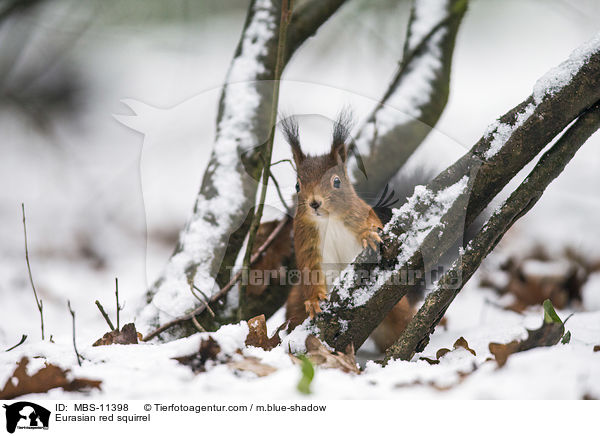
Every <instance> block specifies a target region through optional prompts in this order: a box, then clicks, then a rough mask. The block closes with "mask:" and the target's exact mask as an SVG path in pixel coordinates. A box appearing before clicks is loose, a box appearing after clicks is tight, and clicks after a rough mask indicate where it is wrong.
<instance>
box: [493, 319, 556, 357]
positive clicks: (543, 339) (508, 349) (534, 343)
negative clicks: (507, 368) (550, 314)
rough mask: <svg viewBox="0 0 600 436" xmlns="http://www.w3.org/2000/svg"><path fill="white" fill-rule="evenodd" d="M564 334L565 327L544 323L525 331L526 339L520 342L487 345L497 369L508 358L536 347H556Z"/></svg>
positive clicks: (554, 323)
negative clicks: (494, 359) (537, 327)
mask: <svg viewBox="0 0 600 436" xmlns="http://www.w3.org/2000/svg"><path fill="white" fill-rule="evenodd" d="M564 333H565V326H564V324H562V323H558V322H544V323H543V324H542V326H541V327H540V328H539V329H537V330H527V338H526V339H524V340H522V341H512V342H509V343H508V344H498V343H495V342H492V343H490V344H489V349H490V353H492V354H493V355H494V357H495V358H496V362H498V367H502V366H504V365H505V364H506V361H507V360H508V356H510V355H511V354H514V353H518V352H521V351H527V350H531V349H532V348H537V347H551V346H552V345H556V344H557V343H558V341H560V338H562V336H563V334H564Z"/></svg>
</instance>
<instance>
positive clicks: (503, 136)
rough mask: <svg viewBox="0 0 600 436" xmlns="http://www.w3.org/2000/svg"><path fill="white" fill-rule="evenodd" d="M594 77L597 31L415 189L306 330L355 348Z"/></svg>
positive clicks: (599, 73)
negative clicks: (375, 250) (380, 243)
mask: <svg viewBox="0 0 600 436" xmlns="http://www.w3.org/2000/svg"><path fill="white" fill-rule="evenodd" d="M598 80H600V35H599V36H597V37H596V38H594V39H593V40H591V41H589V42H588V43H586V44H584V45H583V46H581V47H580V48H578V49H577V50H575V51H574V52H573V53H572V54H571V56H570V57H569V59H568V60H567V61H566V62H564V63H563V64H561V65H559V66H558V67H556V68H554V69H552V70H551V71H550V72H548V73H547V74H546V75H545V76H544V77H543V78H542V79H540V80H539V81H538V82H537V83H536V85H535V87H534V92H533V94H532V95H531V96H530V97H529V98H528V99H527V100H525V101H524V102H523V103H521V104H520V105H518V106H517V107H515V108H514V109H513V110H511V111H509V112H508V113H507V114H506V115H504V116H503V117H501V118H500V119H499V120H498V121H497V122H496V123H493V124H492V125H491V126H490V127H489V128H488V131H487V132H486V134H485V135H484V136H483V137H482V138H481V139H480V140H479V142H477V144H475V146H474V147H473V148H472V149H471V150H470V151H469V152H468V153H467V154H466V155H465V156H463V157H462V158H461V159H459V160H458V161H457V162H456V163H455V164H453V165H452V166H450V167H449V168H448V169H447V170H445V171H443V172H442V173H441V174H440V175H439V176H437V177H436V178H435V179H434V180H433V181H432V182H430V183H429V184H428V185H427V187H425V188H421V189H418V190H415V194H414V195H413V196H412V197H411V199H409V201H408V203H407V204H405V205H404V206H403V207H402V208H400V209H398V210H396V211H395V212H394V217H393V218H392V221H391V222H390V223H389V224H388V225H387V226H386V229H384V238H385V239H386V240H387V243H386V244H385V246H384V247H383V249H382V253H381V257H380V258H379V259H377V261H376V262H375V263H374V262H373V259H372V258H369V257H368V256H367V254H366V253H363V254H361V255H360V256H359V257H358V258H357V259H356V260H355V262H354V263H353V265H351V267H349V268H348V269H347V270H346V271H345V272H344V273H343V274H342V277H341V279H340V281H339V282H338V283H336V284H335V285H334V286H333V288H332V290H331V296H330V301H329V303H328V304H326V305H325V307H324V310H323V312H322V313H321V314H320V315H319V316H318V317H317V318H316V319H315V320H314V321H313V322H312V323H310V324H309V328H310V329H311V330H313V331H314V332H318V333H319V334H320V335H321V337H322V339H323V340H325V341H326V342H327V343H328V344H329V345H331V346H333V347H335V348H336V349H338V350H343V349H344V348H345V347H346V346H347V345H349V344H350V343H353V344H354V346H355V347H356V348H358V347H360V345H362V343H363V342H364V341H365V339H366V338H367V337H368V335H369V334H370V333H371V332H372V331H373V330H374V329H375V327H377V325H379V323H380V322H381V321H382V320H383V318H384V317H385V315H386V314H387V313H388V312H389V311H390V310H391V309H392V307H393V306H394V305H395V304H396V303H397V302H398V301H400V299H401V298H402V297H403V296H404V295H405V294H406V293H407V292H408V291H409V290H410V289H412V288H414V287H416V286H421V285H422V283H423V280H422V279H423V277H424V276H425V272H429V271H430V270H431V269H432V267H434V265H435V264H436V262H437V261H438V260H439V259H440V257H441V256H442V255H444V254H446V252H447V250H448V249H449V248H450V247H451V246H452V245H453V244H455V243H456V242H457V241H460V243H462V240H461V236H462V234H463V232H464V228H465V227H466V226H468V225H469V224H471V223H472V222H473V220H474V219H475V218H476V217H477V215H478V214H479V213H480V212H481V211H482V210H483V209H484V208H485V207H486V206H487V204H489V203H490V201H491V200H492V199H493V198H494V197H495V196H496V194H497V193H498V192H500V190H501V189H502V188H503V187H504V186H505V185H506V184H507V183H508V182H509V181H510V180H511V179H512V178H513V177H514V176H515V175H516V173H517V172H518V171H519V170H520V169H522V168H523V167H524V166H525V165H526V164H527V163H528V162H529V161H531V160H532V159H533V158H534V157H535V156H536V155H537V154H538V153H539V152H540V151H541V150H542V148H543V147H544V146H545V145H546V144H548V143H549V142H550V141H551V140H552V139H553V138H554V137H555V136H556V135H557V134H558V133H559V132H560V131H561V130H563V129H564V128H565V127H566V126H567V125H568V124H570V123H571V122H572V121H573V120H574V119H576V118H577V117H578V116H579V115H581V114H582V113H583V112H584V111H586V110H587V109H588V108H589V107H591V106H592V105H593V104H594V103H595V102H597V101H599V100H600V87H598V86H597V83H598ZM411 277H412V280H411Z"/></svg>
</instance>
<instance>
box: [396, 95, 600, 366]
mask: <svg viewBox="0 0 600 436" xmlns="http://www.w3.org/2000/svg"><path fill="white" fill-rule="evenodd" d="M598 128H600V105H598V104H597V105H595V106H594V107H592V108H591V109H589V110H588V111H586V112H585V113H584V114H583V115H582V116H581V117H579V118H578V120H577V121H576V122H575V123H574V124H573V126H571V127H570V128H569V129H568V130H567V132H566V133H565V134H564V135H562V136H561V138H560V139H559V140H558V141H557V142H556V144H554V145H553V146H552V148H551V149H550V150H549V151H548V152H546V153H545V154H544V155H543V156H542V158H541V159H540V160H539V162H538V163H537V164H536V166H535V167H534V169H533V170H532V171H531V172H530V173H529V175H528V176H527V178H526V179H525V181H523V183H521V185H520V186H519V187H518V188H517V189H516V190H515V191H514V192H513V193H512V195H511V196H510V197H509V198H508V200H506V202H504V204H503V205H502V206H501V207H500V208H498V210H497V211H496V212H495V213H494V214H493V215H492V216H491V217H490V219H489V220H488V221H487V223H486V224H485V225H484V227H483V228H482V229H481V231H480V232H479V233H478V234H477V235H476V236H475V238H473V240H472V241H471V242H470V243H469V244H468V245H467V247H466V249H465V251H464V253H463V255H462V256H461V257H460V258H459V259H457V260H456V261H455V262H454V263H453V265H452V266H451V268H450V270H449V271H448V272H446V273H445V274H444V275H443V276H442V278H441V279H440V280H439V282H438V284H437V285H436V287H435V289H434V290H433V291H432V292H431V293H430V294H429V295H428V296H427V298H426V299H425V302H424V303H423V305H422V306H421V308H420V309H419V311H418V312H417V314H416V315H415V316H414V318H413V319H412V320H411V321H410V323H409V324H408V326H407V328H406V330H404V332H403V333H402V335H401V336H400V338H399V339H398V340H397V341H396V343H395V344H393V345H392V346H391V347H390V348H389V349H388V350H387V352H386V362H387V361H388V360H390V359H402V360H410V358H411V357H412V356H413V354H414V353H415V352H420V351H423V349H424V348H425V346H426V345H427V343H428V342H429V336H430V335H431V334H432V333H433V331H434V329H435V327H436V326H437V324H438V323H439V322H440V320H441V319H442V317H443V316H444V314H445V313H446V310H447V309H448V307H449V306H450V304H451V303H452V301H453V300H454V298H455V297H456V295H458V293H459V292H460V290H461V289H462V288H463V287H464V285H465V284H466V283H467V281H468V280H469V279H470V278H471V276H472V275H473V274H474V273H475V271H476V270H477V269H478V268H479V265H480V264H481V262H482V261H483V259H484V258H485V257H486V256H487V255H488V254H489V253H490V252H491V251H492V250H493V249H494V247H495V246H496V244H497V243H498V242H499V241H500V239H501V238H502V236H503V235H504V234H505V233H506V232H507V230H508V229H509V228H510V227H511V226H512V225H513V224H514V223H515V222H516V221H517V220H518V219H519V218H520V217H521V216H523V215H525V213H527V212H528V211H529V210H530V209H531V208H532V207H533V206H534V205H535V203H537V201H538V200H539V199H540V197H541V196H542V194H543V192H544V190H545V189H546V188H547V187H548V185H549V184H550V183H551V182H552V181H553V180H554V179H555V178H556V177H558V175H559V174H560V173H561V172H562V171H563V170H564V168H565V166H566V165H567V163H569V161H570V160H571V159H572V158H573V156H574V155H575V153H576V152H577V150H579V148H580V147H581V146H582V145H583V144H584V143H585V142H586V141H587V139H588V138H589V137H590V136H591V135H592V134H594V132H596V131H597V130H598ZM457 279H458V280H457Z"/></svg>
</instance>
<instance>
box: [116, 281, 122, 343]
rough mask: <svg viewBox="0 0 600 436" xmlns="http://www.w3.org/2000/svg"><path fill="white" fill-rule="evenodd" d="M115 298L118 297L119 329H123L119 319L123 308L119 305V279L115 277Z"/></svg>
mask: <svg viewBox="0 0 600 436" xmlns="http://www.w3.org/2000/svg"><path fill="white" fill-rule="evenodd" d="M115 298H116V299H117V330H118V331H121V323H120V321H119V312H120V311H121V309H123V308H122V307H121V306H119V279H118V278H117V277H115Z"/></svg>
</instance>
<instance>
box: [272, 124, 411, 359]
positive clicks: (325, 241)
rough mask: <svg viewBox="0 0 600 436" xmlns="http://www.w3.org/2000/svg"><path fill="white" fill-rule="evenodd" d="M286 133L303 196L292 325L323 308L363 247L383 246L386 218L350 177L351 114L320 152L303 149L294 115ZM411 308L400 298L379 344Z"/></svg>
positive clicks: (394, 333)
mask: <svg viewBox="0 0 600 436" xmlns="http://www.w3.org/2000/svg"><path fill="white" fill-rule="evenodd" d="M282 129H283V134H284V136H285V139H286V140H287V142H288V143H289V144H290V146H291V148H292V154H293V158H294V162H295V164H296V172H297V183H296V192H297V196H298V201H297V208H296V214H295V216H294V224H293V226H294V227H293V232H294V249H295V253H296V266H297V268H298V269H299V270H300V272H301V274H300V276H301V281H300V283H299V284H297V285H296V286H294V287H293V288H292V290H291V292H290V295H289V297H288V300H287V303H286V319H287V320H289V322H290V324H289V325H290V328H294V327H295V326H297V325H299V324H301V323H302V322H303V321H304V320H305V319H306V318H307V316H310V317H314V316H315V315H316V314H317V313H319V312H320V311H321V308H320V306H319V302H320V301H321V300H323V299H325V298H326V297H327V293H328V291H329V288H330V286H331V284H332V283H333V280H334V279H335V278H336V277H337V276H338V275H339V273H340V272H341V271H342V270H343V269H344V268H345V267H346V266H347V265H348V264H349V263H351V262H352V261H353V260H354V258H355V257H356V256H357V255H358V254H359V253H360V252H361V251H362V250H363V249H364V248H367V247H370V248H371V249H373V250H377V249H378V245H379V244H380V243H381V242H382V241H381V238H380V236H379V233H378V232H379V231H380V230H381V229H382V228H383V225H382V223H381V220H380V219H379V217H378V216H377V214H376V213H375V211H374V210H373V208H371V206H369V205H368V204H367V203H366V202H365V201H363V200H362V199H361V198H360V197H359V196H358V195H357V194H356V192H355V190H354V187H353V186H352V183H351V182H350V179H349V177H348V170H347V157H348V149H347V141H348V138H349V136H350V118H349V116H348V115H347V114H342V115H340V117H339V118H338V120H337V121H336V122H335V123H334V128H333V138H332V143H331V148H330V150H329V152H328V153H326V154H324V155H320V156H309V155H306V154H304V152H303V151H302V149H301V146H300V139H299V134H298V133H299V132H298V124H297V122H296V121H295V119H294V118H291V117H290V118H287V119H285V120H284V121H283V122H282ZM409 312H411V313H412V308H411V307H410V305H409V304H408V303H407V302H406V301H405V299H404V300H403V301H401V302H400V303H398V305H396V307H395V308H394V309H393V310H392V312H390V314H388V316H387V317H386V319H385V320H384V321H383V322H382V323H381V325H380V326H379V327H378V328H377V329H376V330H375V331H374V332H373V335H372V337H373V339H374V340H375V342H376V344H377V346H378V347H379V349H380V350H382V351H383V350H385V349H386V348H387V347H388V346H389V345H391V344H392V343H393V342H394V341H395V339H396V338H397V337H398V336H399V335H400V333H401V332H402V330H404V328H405V327H406V324H407V322H408V320H409V319H410V318H409V317H408V315H409Z"/></svg>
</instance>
